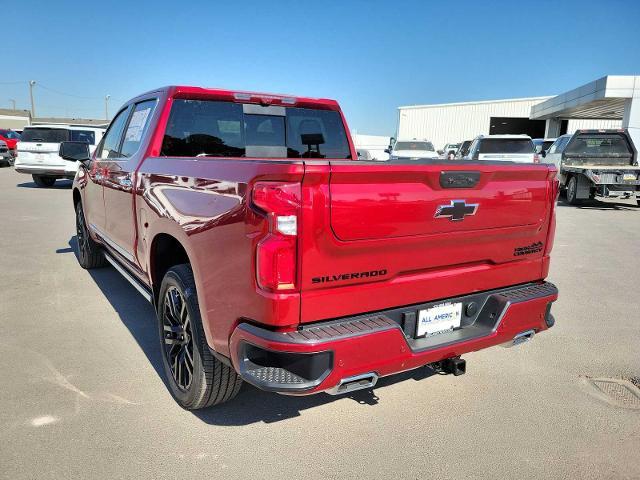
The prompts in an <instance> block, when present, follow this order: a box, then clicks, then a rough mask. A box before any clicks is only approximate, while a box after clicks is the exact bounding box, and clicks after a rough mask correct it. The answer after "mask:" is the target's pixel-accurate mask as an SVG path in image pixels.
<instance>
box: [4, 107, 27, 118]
mask: <svg viewBox="0 0 640 480" xmlns="http://www.w3.org/2000/svg"><path fill="white" fill-rule="evenodd" d="M0 115H6V116H10V117H27V118H29V117H30V116H31V112H29V110H14V109H12V108H0Z"/></svg>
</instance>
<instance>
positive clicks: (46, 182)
mask: <svg viewBox="0 0 640 480" xmlns="http://www.w3.org/2000/svg"><path fill="white" fill-rule="evenodd" d="M31 177H32V178H33V181H34V182H35V183H36V185H37V186H39V187H53V184H54V183H56V179H55V177H47V176H44V175H31Z"/></svg>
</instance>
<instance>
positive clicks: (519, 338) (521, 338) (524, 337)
mask: <svg viewBox="0 0 640 480" xmlns="http://www.w3.org/2000/svg"><path fill="white" fill-rule="evenodd" d="M535 334H536V332H535V330H525V331H524V332H520V333H518V334H517V335H516V336H515V337H513V340H511V341H510V342H508V343H505V344H503V346H504V347H506V348H509V347H515V346H516V345H520V344H522V343H525V342H528V341H529V340H531V339H533V336H534V335H535Z"/></svg>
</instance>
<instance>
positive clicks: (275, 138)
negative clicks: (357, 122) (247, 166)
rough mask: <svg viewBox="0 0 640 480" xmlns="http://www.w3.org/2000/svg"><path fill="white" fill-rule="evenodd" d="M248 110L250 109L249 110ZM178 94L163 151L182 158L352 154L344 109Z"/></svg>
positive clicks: (163, 153)
mask: <svg viewBox="0 0 640 480" xmlns="http://www.w3.org/2000/svg"><path fill="white" fill-rule="evenodd" d="M245 110H246V112H247V113H245ZM260 111H261V107H259V106H257V105H250V106H249V105H247V108H246V109H245V107H244V106H243V104H240V103H232V102H221V101H215V100H183V99H176V100H175V101H174V102H173V106H172V108H171V114H170V115H169V122H168V124H167V129H166V132H165V136H164V141H163V144H162V151H161V154H162V155H164V156H176V157H196V156H212V157H265V158H351V156H350V151H349V143H348V142H347V136H346V134H345V131H344V126H343V124H342V119H341V117H340V114H339V113H338V112H335V111H330V110H313V109H307V108H295V107H271V108H265V109H264V112H265V113H266V114H261V113H260Z"/></svg>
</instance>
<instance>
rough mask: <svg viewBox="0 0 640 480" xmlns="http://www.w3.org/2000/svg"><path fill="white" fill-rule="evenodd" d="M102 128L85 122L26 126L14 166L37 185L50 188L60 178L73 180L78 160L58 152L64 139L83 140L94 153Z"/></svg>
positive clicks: (102, 131)
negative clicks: (64, 157)
mask: <svg viewBox="0 0 640 480" xmlns="http://www.w3.org/2000/svg"><path fill="white" fill-rule="evenodd" d="M104 131H105V129H104V128H99V127H94V126H87V125H56V124H52V125H33V126H29V127H25V128H24V130H23V132H22V136H21V139H20V142H18V148H17V157H16V161H15V169H16V171H17V172H20V173H26V174H28V175H31V176H32V177H33V181H34V182H35V183H36V185H38V186H39V187H51V186H52V185H53V184H54V183H55V181H56V180H57V179H59V178H69V179H73V178H74V177H75V174H76V172H77V171H78V162H74V161H69V160H65V159H63V158H61V157H60V156H59V155H58V150H59V147H60V143H61V142H64V141H77V142H85V143H86V144H87V145H89V149H90V151H91V152H93V151H94V150H95V148H96V145H97V144H98V142H99V141H100V140H101V139H102V135H103V134H104Z"/></svg>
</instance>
